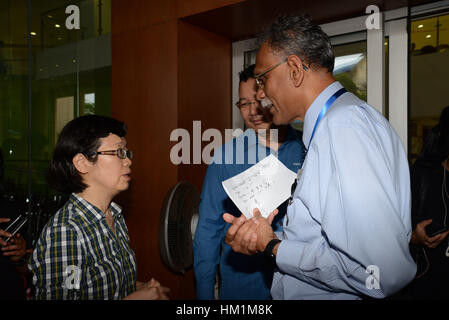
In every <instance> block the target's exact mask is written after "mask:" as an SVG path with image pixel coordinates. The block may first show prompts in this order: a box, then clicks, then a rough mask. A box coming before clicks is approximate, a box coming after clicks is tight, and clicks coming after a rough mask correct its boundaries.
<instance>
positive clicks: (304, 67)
mask: <svg viewBox="0 0 449 320" xmlns="http://www.w3.org/2000/svg"><path fill="white" fill-rule="evenodd" d="M284 62H287V59H285V60H283V61H281V62H279V63H277V64H275V65H274V66H272V67H270V68H268V69H267V70H265V71H264V72H261V73H259V74H256V75H254V79H255V80H256V84H257V86H258V87H259V89H263V87H264V83H263V80H262V79H260V78H261V77H263V76H264V75H266V74H267V73H268V72H270V71H271V70H273V69H274V68H276V67H278V66H280V65H281V64H283V63H284ZM302 68H303V69H304V71H307V70H309V68H308V67H306V66H305V65H304V64H303V65H302Z"/></svg>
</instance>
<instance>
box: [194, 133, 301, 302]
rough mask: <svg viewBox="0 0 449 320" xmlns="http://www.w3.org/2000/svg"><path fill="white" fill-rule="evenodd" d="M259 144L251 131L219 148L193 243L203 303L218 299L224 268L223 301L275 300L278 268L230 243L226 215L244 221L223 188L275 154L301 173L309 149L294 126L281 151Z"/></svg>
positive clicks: (277, 221)
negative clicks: (273, 288)
mask: <svg viewBox="0 0 449 320" xmlns="http://www.w3.org/2000/svg"><path fill="white" fill-rule="evenodd" d="M258 140H259V139H258V138H257V135H256V134H255V132H254V131H253V130H251V129H248V130H246V131H245V132H244V133H243V134H241V135H240V136H239V137H237V138H235V139H233V140H232V141H231V142H228V143H226V144H224V145H223V146H221V147H220V148H218V149H217V150H216V151H215V154H214V158H213V161H212V163H211V164H210V165H209V167H208V169H207V173H206V177H205V179H204V182H203V188H202V194H201V203H200V210H199V211H200V212H199V220H198V225H197V228H196V232H195V239H194V243H193V252H194V271H195V277H196V287H197V296H198V299H209V300H210V299H214V284H215V277H216V275H217V272H218V268H219V271H220V276H221V281H220V291H219V298H220V299H226V300H240V299H255V300H262V299H270V287H271V281H272V277H273V272H274V270H273V268H272V267H270V266H269V265H268V264H267V263H266V261H265V259H264V257H263V256H262V255H261V254H256V255H254V256H247V255H243V254H240V253H236V252H234V251H232V248H231V247H230V246H229V245H227V244H226V243H225V242H224V238H225V235H226V231H227V230H228V228H229V226H230V225H229V224H227V223H226V222H225V221H224V220H223V214H224V213H225V212H227V213H231V214H233V215H234V216H236V217H238V216H240V215H241V213H240V211H239V209H238V208H237V207H236V206H235V205H234V203H233V202H232V200H231V199H230V198H229V197H228V195H227V194H226V192H225V191H224V189H223V186H222V184H221V183H222V181H224V180H226V179H228V178H231V177H233V176H235V175H237V174H239V173H241V172H243V171H245V170H246V169H248V168H250V167H251V166H252V165H254V164H255V163H257V162H258V161H259V160H262V159H263V158H264V157H266V156H267V155H269V154H270V153H272V154H274V155H276V156H277V157H278V159H279V160H280V161H281V162H282V163H283V164H284V165H285V166H286V167H287V168H289V169H290V170H292V171H294V172H297V171H298V170H299V168H300V167H301V165H302V162H303V159H304V146H303V144H302V141H301V135H300V132H298V131H297V130H295V129H293V128H291V127H289V131H288V134H287V138H286V140H285V141H284V142H283V143H282V145H281V146H280V147H279V149H278V151H277V152H276V151H274V150H272V149H269V148H267V147H266V146H264V145H262V144H260V143H259V141H258ZM239 150H240V151H239ZM242 151H243V152H242ZM285 212H286V203H284V204H283V205H282V206H281V207H280V208H279V213H278V215H277V216H276V218H275V220H274V221H273V228H274V229H275V230H278V231H280V230H282V219H283V216H284V215H285ZM218 265H219V266H218Z"/></svg>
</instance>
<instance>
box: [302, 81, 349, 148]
mask: <svg viewBox="0 0 449 320" xmlns="http://www.w3.org/2000/svg"><path fill="white" fill-rule="evenodd" d="M345 92H346V89H345V88H341V89H340V90H338V91H337V92H335V93H334V94H333V95H332V97H330V98H329V99H328V100H327V101H326V104H325V105H324V107H323V109H321V112H320V114H319V115H318V118H317V119H316V122H315V127H313V131H312V136H311V137H310V140H309V145H308V146H307V150H309V147H310V143H311V142H312V138H313V135H314V134H315V130H316V128H317V127H318V123H320V121H321V119H322V118H323V117H324V115H325V114H326V112H327V110H329V108H330V107H331V106H332V104H333V103H334V101H335V100H337V98H338V97H339V96H341V95H342V94H343V93H345Z"/></svg>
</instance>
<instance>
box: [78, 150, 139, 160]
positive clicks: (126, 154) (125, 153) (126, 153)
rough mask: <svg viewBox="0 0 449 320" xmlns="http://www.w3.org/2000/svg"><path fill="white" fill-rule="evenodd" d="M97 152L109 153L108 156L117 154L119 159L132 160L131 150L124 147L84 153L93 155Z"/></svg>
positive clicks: (97, 153)
mask: <svg viewBox="0 0 449 320" xmlns="http://www.w3.org/2000/svg"><path fill="white" fill-rule="evenodd" d="M99 154H104V155H110V156H117V157H119V158H120V159H126V158H129V160H132V158H133V152H132V151H131V150H128V149H126V148H118V149H117V150H105V151H95V152H91V153H88V154H86V156H89V157H93V156H96V155H99Z"/></svg>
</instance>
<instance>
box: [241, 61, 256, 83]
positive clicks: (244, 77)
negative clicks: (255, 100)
mask: <svg viewBox="0 0 449 320" xmlns="http://www.w3.org/2000/svg"><path fill="white" fill-rule="evenodd" d="M255 66H256V65H255V64H252V65H250V66H248V67H246V68H245V69H243V71H242V72H239V79H240V81H239V84H240V83H242V82H246V81H248V79H251V78H254V67H255Z"/></svg>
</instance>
